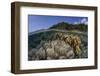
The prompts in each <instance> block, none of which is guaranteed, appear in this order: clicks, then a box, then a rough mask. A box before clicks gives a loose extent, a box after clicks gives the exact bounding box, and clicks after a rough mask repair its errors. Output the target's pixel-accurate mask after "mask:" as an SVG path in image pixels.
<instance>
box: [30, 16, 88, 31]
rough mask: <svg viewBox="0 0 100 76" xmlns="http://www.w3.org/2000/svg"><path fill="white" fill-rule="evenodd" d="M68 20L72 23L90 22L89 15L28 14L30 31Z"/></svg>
mask: <svg viewBox="0 0 100 76" xmlns="http://www.w3.org/2000/svg"><path fill="white" fill-rule="evenodd" d="M60 22H67V23H70V24H79V23H83V24H88V18H87V17H73V16H72V17H71V16H45V15H28V27H29V29H28V30H29V32H33V31H37V30H40V29H47V28H49V27H51V26H52V25H54V24H57V23H60Z"/></svg>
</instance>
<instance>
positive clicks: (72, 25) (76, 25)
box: [49, 22, 88, 32]
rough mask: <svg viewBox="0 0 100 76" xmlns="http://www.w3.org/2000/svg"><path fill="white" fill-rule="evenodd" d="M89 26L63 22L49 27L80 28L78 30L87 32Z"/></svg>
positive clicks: (62, 28)
mask: <svg viewBox="0 0 100 76" xmlns="http://www.w3.org/2000/svg"><path fill="white" fill-rule="evenodd" d="M87 28H88V26H87V25H85V24H69V23H65V22H61V23H58V24H55V25H53V26H52V27H50V28H49V29H61V30H78V31H83V32H87V30H88V29H87Z"/></svg>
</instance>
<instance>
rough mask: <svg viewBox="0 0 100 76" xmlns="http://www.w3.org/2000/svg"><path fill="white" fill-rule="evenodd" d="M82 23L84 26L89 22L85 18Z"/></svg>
mask: <svg viewBox="0 0 100 76" xmlns="http://www.w3.org/2000/svg"><path fill="white" fill-rule="evenodd" d="M80 23H82V24H88V21H87V19H86V18H83V19H82V20H81V21H80Z"/></svg>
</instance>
